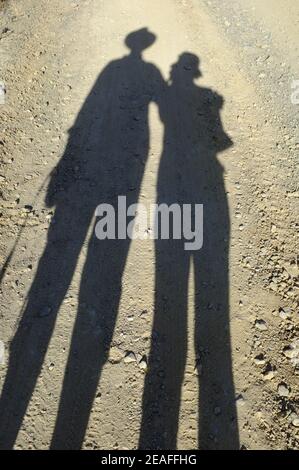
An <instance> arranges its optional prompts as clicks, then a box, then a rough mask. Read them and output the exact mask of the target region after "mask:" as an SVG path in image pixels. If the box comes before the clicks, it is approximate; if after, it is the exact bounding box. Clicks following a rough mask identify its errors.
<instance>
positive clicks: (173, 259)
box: [139, 240, 189, 449]
mask: <svg viewBox="0 0 299 470" xmlns="http://www.w3.org/2000/svg"><path fill="white" fill-rule="evenodd" d="M188 267H189V256H188V254H186V252H184V250H183V247H182V242H181V241H180V240H179V241H172V240H158V241H157V242H156V287H155V312H154V315H155V317H154V323H153V331H152V343H151V350H150V355H149V362H148V373H147V375H146V377H145V385H144V393H143V402H142V410H143V414H142V423H141V430H140V439H139V448H140V449H176V438H177V430H178V420H179V410H180V396H181V385H182V381H183V377H184V369H185V363H186V352H187V286H188V271H189V269H188Z"/></svg>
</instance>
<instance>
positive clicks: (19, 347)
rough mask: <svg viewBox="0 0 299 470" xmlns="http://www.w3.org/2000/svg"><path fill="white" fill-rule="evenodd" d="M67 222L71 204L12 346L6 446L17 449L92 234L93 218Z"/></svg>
mask: <svg viewBox="0 0 299 470" xmlns="http://www.w3.org/2000/svg"><path fill="white" fill-rule="evenodd" d="M67 222H68V210H67V208H63V209H62V208H60V209H58V210H57V211H56V214H55V223H52V225H51V227H50V229H49V235H48V240H47V246H46V248H45V251H44V253H43V255H42V257H41V259H40V261H39V265H38V269H37V273H36V276H35V279H34V281H33V284H32V286H31V289H30V292H29V295H28V302H27V305H26V308H25V311H24V313H23V316H22V318H21V320H20V323H19V325H18V329H17V332H16V334H15V336H14V338H13V340H12V342H11V345H10V352H9V364H8V371H7V374H6V378H5V382H4V385H3V388H2V394H1V399H0V416H1V424H0V448H1V449H11V448H12V447H13V445H14V443H15V440H16V438H17V435H18V432H19V429H20V427H21V424H22V421H23V418H24V415H25V413H26V409H27V407H28V404H29V401H30V399H31V396H32V393H33V390H34V387H35V384H36V381H37V379H38V376H39V373H40V371H41V367H42V364H43V360H44V357H45V354H46V352H47V347H48V344H49V341H50V339H51V335H52V331H53V328H54V325H55V320H56V316H57V312H58V310H59V307H60V305H61V303H62V301H63V298H64V296H65V293H66V291H67V289H68V287H69V284H70V282H71V279H72V275H73V272H74V269H75V265H76V262H77V258H78V255H79V252H80V248H81V246H82V243H83V240H84V237H85V234H86V226H87V221H86V223H84V221H81V224H79V225H74V226H72V224H71V223H69V224H67ZM72 229H73V232H72ZM70 233H75V234H76V235H75V236H74V240H71V239H70V238H69V236H70V235H69V234H70Z"/></svg>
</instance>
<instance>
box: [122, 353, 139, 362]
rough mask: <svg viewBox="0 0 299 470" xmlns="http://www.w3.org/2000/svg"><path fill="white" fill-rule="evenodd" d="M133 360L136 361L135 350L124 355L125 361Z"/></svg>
mask: <svg viewBox="0 0 299 470" xmlns="http://www.w3.org/2000/svg"><path fill="white" fill-rule="evenodd" d="M131 362H136V356H135V353H134V352H133V351H128V352H127V353H126V355H125V357H124V363H125V364H130V363H131Z"/></svg>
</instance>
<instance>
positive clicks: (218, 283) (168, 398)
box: [139, 53, 239, 449]
mask: <svg viewBox="0 0 299 470" xmlns="http://www.w3.org/2000/svg"><path fill="white" fill-rule="evenodd" d="M200 75H201V73H200V69H199V59H198V57H197V56H195V55H193V54H190V53H183V54H181V56H180V57H179V60H178V62H177V63H176V64H174V65H173V67H172V70H171V77H170V86H169V88H168V91H167V95H166V98H165V101H164V102H163V107H162V109H161V110H160V113H161V116H162V120H163V124H164V127H165V137H164V148H163V154H162V157H161V162H160V167H159V174H158V186H157V203H158V204H161V203H166V204H168V205H170V204H173V203H178V204H180V206H181V207H182V204H192V205H194V204H203V247H202V248H201V249H200V250H195V251H186V250H185V246H184V241H183V240H161V239H158V240H157V241H156V287H155V313H154V322H153V335H152V346H151V350H150V356H149V363H148V368H149V370H148V373H147V375H146V379H145V388H144V394H143V416H142V424H141V432H140V441H139V446H140V448H143V449H144V448H146V449H176V447H177V431H178V425H179V410H180V400H181V388H182V384H183V379H184V372H185V364H186V353H187V331H188V330H187V290H188V278H189V272H190V264H191V263H193V267H194V279H195V299H194V302H195V308H196V315H195V346H196V357H197V364H195V366H196V368H197V372H198V382H199V397H198V407H199V409H198V416H199V423H198V443H199V447H200V448H201V449H238V448H239V440H238V426H237V415H236V406H235V394H234V384H233V375H232V363H231V361H232V359H231V345H230V332H229V326H230V325H229V323H230V322H229V301H228V295H229V280H228V274H229V273H228V257H229V251H228V246H229V234H230V221H229V212H228V205H227V198H226V194H225V188H224V181H223V167H222V165H221V164H220V163H219V161H218V160H217V158H216V157H217V153H218V152H221V151H223V150H225V149H227V148H228V147H230V146H231V145H232V141H231V139H230V138H229V136H228V135H227V134H226V133H225V132H224V130H223V127H222V123H221V118H220V110H221V108H222V106H223V99H222V97H221V96H220V95H218V94H217V93H216V92H214V91H213V90H211V89H209V88H202V87H199V86H197V85H196V84H195V82H194V80H195V78H198V77H200ZM194 222H195V221H194V220H193V227H194ZM195 412H196V410H194V413H195Z"/></svg>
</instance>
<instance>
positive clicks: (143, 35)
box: [125, 28, 156, 54]
mask: <svg viewBox="0 0 299 470" xmlns="http://www.w3.org/2000/svg"><path fill="white" fill-rule="evenodd" d="M155 41H156V35H155V34H154V33H151V32H150V31H149V30H148V29H147V28H141V29H139V30H137V31H132V33H130V34H128V35H127V37H126V39H125V44H126V46H127V47H128V48H129V49H130V50H131V51H132V52H133V53H135V54H140V53H141V52H142V51H143V50H145V49H147V48H148V47H150V46H151V45H152V44H153V43H154V42H155Z"/></svg>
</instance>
